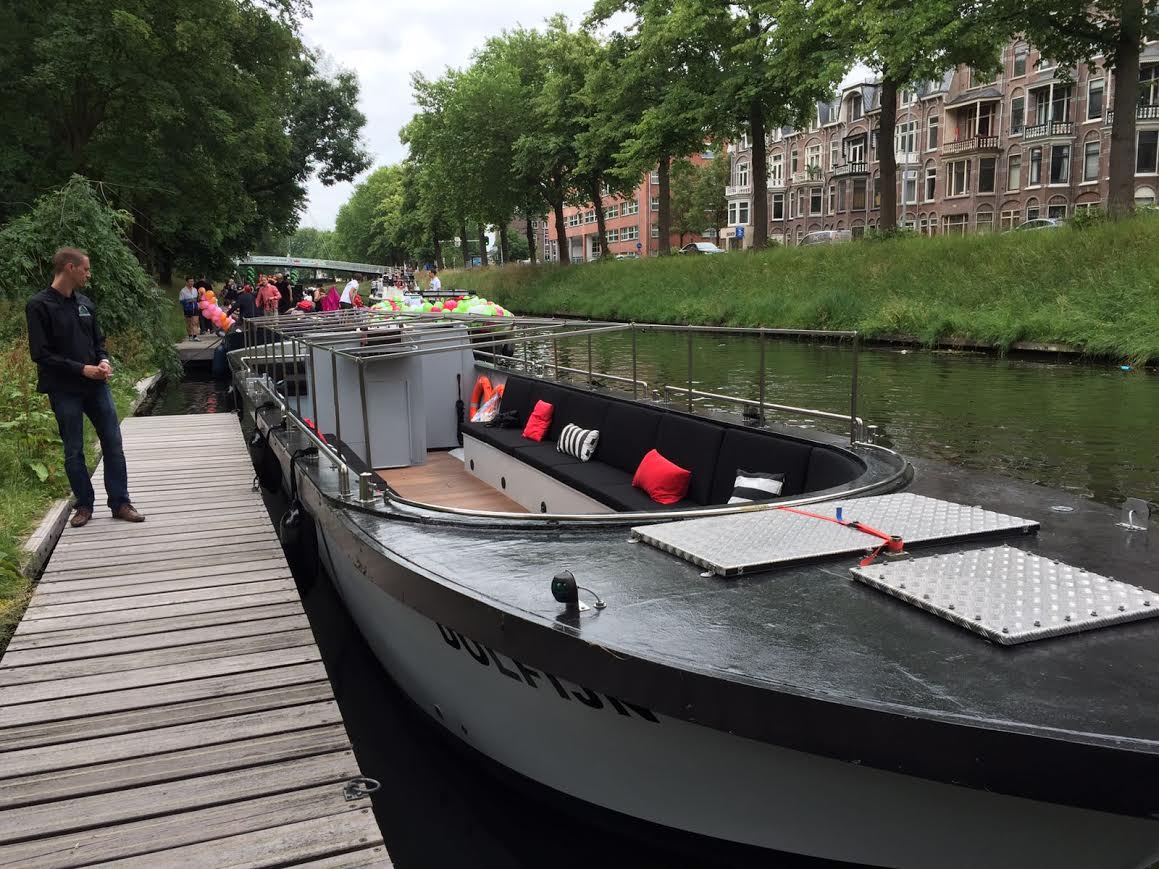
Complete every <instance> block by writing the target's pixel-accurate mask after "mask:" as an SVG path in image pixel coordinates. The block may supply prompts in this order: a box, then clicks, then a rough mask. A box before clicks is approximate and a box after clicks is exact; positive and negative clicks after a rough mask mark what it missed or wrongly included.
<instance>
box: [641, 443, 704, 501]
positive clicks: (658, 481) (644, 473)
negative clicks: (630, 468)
mask: <svg viewBox="0 0 1159 869" xmlns="http://www.w3.org/2000/svg"><path fill="white" fill-rule="evenodd" d="M691 481H692V471H686V470H684V468H682V467H680V466H679V465H674V464H672V462H670V461H668V460H667V459H666V458H664V457H663V456H662V455H660V454H659V453H658V452H656V451H655V450H649V451H648V453H647V455H645V456H644V458H643V459H641V460H640V467H638V468H636V474H635V476H634V477H632V485H633V486H635V487H636V488H637V489H643V490H644V491H645V492H647V493H648V497H649V498H651V499H652V500H653V501H655V502H656V503H657V504H675V503H676V502H677V501H681V500H683V498H684V496H685V495H687V494H688V484H689V483H690V482H691Z"/></svg>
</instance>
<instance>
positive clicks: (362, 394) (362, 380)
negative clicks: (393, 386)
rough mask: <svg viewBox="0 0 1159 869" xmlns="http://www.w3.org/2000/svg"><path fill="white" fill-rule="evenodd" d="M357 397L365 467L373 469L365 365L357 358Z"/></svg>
mask: <svg viewBox="0 0 1159 869" xmlns="http://www.w3.org/2000/svg"><path fill="white" fill-rule="evenodd" d="M358 397H359V398H361V399H362V436H363V438H365V439H366V467H368V468H370V469H371V470H372V471H373V470H374V462H373V461H371V458H370V417H369V416H368V415H367V413H366V365H365V360H364V359H359V360H358Z"/></svg>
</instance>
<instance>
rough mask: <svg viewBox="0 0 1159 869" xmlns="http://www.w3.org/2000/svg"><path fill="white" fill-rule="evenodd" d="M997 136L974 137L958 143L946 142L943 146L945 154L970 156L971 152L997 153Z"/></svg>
mask: <svg viewBox="0 0 1159 869" xmlns="http://www.w3.org/2000/svg"><path fill="white" fill-rule="evenodd" d="M997 150H998V137H997V136H972V137H970V138H969V139H961V140H959V141H957V142H946V143H945V144H944V145H942V153H943V154H968V153H970V152H971V151H997Z"/></svg>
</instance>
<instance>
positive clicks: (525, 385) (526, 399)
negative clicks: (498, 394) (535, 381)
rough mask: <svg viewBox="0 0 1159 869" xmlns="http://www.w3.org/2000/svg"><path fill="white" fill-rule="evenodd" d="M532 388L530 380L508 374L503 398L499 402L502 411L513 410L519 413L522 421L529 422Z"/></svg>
mask: <svg viewBox="0 0 1159 869" xmlns="http://www.w3.org/2000/svg"><path fill="white" fill-rule="evenodd" d="M531 390H532V382H531V381H530V380H526V379H524V378H522V377H515V376H513V375H508V377H507V382H506V385H505V386H504V387H503V400H502V401H501V402H499V410H500V412H506V411H509V410H513V411H515V412H516V413H517V414H519V421H520V422H521V423H525V422H527V415H528V414H529V413H530V412H531Z"/></svg>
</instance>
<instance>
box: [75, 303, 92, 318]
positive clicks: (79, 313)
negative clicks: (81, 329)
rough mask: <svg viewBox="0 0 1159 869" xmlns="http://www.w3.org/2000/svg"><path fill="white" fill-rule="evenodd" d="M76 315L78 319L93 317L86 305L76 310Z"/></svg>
mask: <svg viewBox="0 0 1159 869" xmlns="http://www.w3.org/2000/svg"><path fill="white" fill-rule="evenodd" d="M76 314H77V316H78V317H91V316H92V314H90V313H89V309H88V308H86V307H85V306H84V305H81V306H80V307H79V308H77V309H76Z"/></svg>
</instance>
